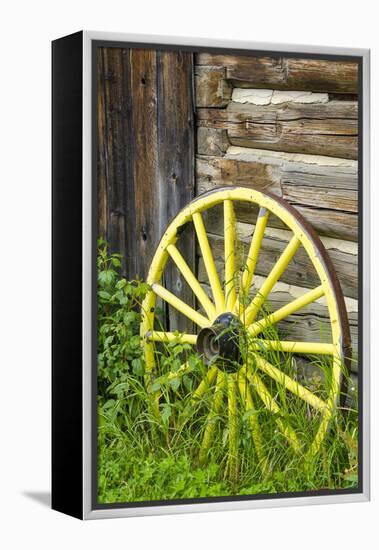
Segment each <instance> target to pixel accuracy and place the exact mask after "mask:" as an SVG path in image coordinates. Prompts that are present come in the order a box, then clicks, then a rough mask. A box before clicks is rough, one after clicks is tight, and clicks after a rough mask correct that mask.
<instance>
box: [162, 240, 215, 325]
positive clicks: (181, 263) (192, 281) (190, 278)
mask: <svg viewBox="0 0 379 550" xmlns="http://www.w3.org/2000/svg"><path fill="white" fill-rule="evenodd" d="M167 252H168V253H169V254H170V256H171V258H172V259H173V261H174V262H175V264H176V266H177V268H178V269H179V271H180V272H181V273H182V275H183V277H184V278H185V280H186V281H187V283H188V284H189V286H190V287H191V289H192V291H193V293H194V294H195V296H196V298H197V299H198V300H199V302H200V304H201V305H202V306H203V308H204V310H205V312H206V314H207V315H208V317H209V319H211V320H213V319H214V318H215V317H216V309H215V307H214V305H213V304H212V302H211V301H210V299H209V298H208V296H207V294H206V293H205V291H204V289H203V287H202V286H201V284H200V283H199V281H198V280H197V279H196V277H195V275H194V274H193V273H192V271H191V269H190V268H189V267H188V264H187V262H186V261H185V259H184V258H183V256H182V255H181V253H180V252H179V250H178V249H177V248H176V246H175V245H173V244H170V245H169V246H168V247H167Z"/></svg>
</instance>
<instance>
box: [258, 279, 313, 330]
mask: <svg viewBox="0 0 379 550" xmlns="http://www.w3.org/2000/svg"><path fill="white" fill-rule="evenodd" d="M323 295H324V289H323V286H322V285H320V286H318V287H317V288H314V289H313V290H310V291H309V292H306V293H305V294H303V296H300V297H299V298H296V300H293V301H292V302H290V303H289V304H286V305H285V306H283V307H281V308H280V309H278V310H277V311H274V312H273V313H271V314H270V315H268V316H267V317H265V318H264V319H261V320H259V321H256V322H255V323H253V324H252V325H250V326H249V327H248V331H249V334H250V336H256V335H257V334H259V333H260V332H262V330H264V329H265V328H267V327H268V326H270V325H273V324H275V323H278V322H279V321H281V320H282V319H284V318H285V317H288V316H289V315H292V313H295V311H298V310H299V309H301V308H303V307H305V306H307V305H309V304H311V303H312V302H314V301H315V300H318V299H319V298H321V296H323Z"/></svg>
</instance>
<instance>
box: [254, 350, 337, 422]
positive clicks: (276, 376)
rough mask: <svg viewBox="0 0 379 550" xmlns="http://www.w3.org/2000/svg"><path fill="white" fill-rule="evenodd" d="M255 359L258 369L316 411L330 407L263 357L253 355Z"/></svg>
mask: <svg viewBox="0 0 379 550" xmlns="http://www.w3.org/2000/svg"><path fill="white" fill-rule="evenodd" d="M253 356H254V359H255V361H256V364H257V367H258V368H259V369H261V370H262V371H263V372H264V373H265V374H267V375H268V376H270V378H272V379H273V380H275V382H277V383H278V384H280V385H281V386H284V387H285V388H286V389H287V390H288V391H289V392H291V393H293V394H294V395H296V396H297V397H299V398H300V399H302V400H303V401H305V402H306V403H308V404H309V405H311V406H312V407H314V408H315V409H317V410H319V411H322V412H324V411H325V410H326V409H327V407H328V405H327V403H325V401H323V400H322V399H320V398H319V397H317V395H315V394H314V393H312V392H311V391H309V390H308V389H307V388H305V387H304V386H302V385H301V384H299V382H296V380H293V378H291V377H290V376H288V375H287V374H285V373H284V372H282V371H281V370H279V369H278V368H276V367H274V365H272V364H271V363H269V362H268V361H266V359H263V357H260V356H259V355H257V354H256V353H253Z"/></svg>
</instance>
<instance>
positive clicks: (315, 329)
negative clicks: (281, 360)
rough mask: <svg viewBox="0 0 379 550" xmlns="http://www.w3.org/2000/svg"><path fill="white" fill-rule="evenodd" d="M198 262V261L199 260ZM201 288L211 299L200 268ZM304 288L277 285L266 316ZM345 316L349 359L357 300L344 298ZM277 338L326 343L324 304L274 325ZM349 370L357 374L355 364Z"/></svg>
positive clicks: (254, 289)
mask: <svg viewBox="0 0 379 550" xmlns="http://www.w3.org/2000/svg"><path fill="white" fill-rule="evenodd" d="M200 263H202V262H201V259H200ZM199 279H200V281H201V283H202V286H203V288H204V290H205V291H206V293H207V294H208V296H209V297H210V298H212V291H211V288H210V286H209V283H208V280H207V276H206V273H205V270H204V269H203V267H202V269H201V271H200V277H199ZM263 280H264V279H263V278H262V277H256V278H255V281H254V284H253V285H252V288H251V292H250V295H251V297H253V296H254V295H255V293H256V292H257V290H259V288H260V285H261V284H262V283H263ZM306 291H307V289H304V288H300V287H295V286H292V285H286V284H283V283H278V284H277V286H276V287H275V288H274V290H273V291H272V292H271V294H270V295H269V297H268V300H267V302H266V305H265V308H266V313H269V312H270V311H276V310H278V309H280V308H281V307H283V306H284V305H286V304H288V303H289V302H291V301H292V300H294V299H295V298H297V297H298V296H299V295H301V294H303V293H305V292H306ZM346 302H347V313H348V319H349V327H350V333H351V340H352V350H353V357H354V356H356V354H357V351H358V312H357V308H358V305H357V301H356V300H351V299H347V300H346ZM277 328H278V330H279V335H280V337H281V338H283V340H290V341H298V342H330V341H331V329H330V321H329V315H328V309H327V306H326V305H325V301H323V300H321V303H320V301H319V300H318V301H317V302H314V303H313V304H310V305H308V306H306V307H304V308H303V309H302V310H301V311H298V312H297V313H294V314H293V315H291V316H289V317H287V318H286V319H284V320H283V321H281V322H280V323H278V324H277ZM352 370H353V371H354V372H356V371H357V363H356V361H353V362H352Z"/></svg>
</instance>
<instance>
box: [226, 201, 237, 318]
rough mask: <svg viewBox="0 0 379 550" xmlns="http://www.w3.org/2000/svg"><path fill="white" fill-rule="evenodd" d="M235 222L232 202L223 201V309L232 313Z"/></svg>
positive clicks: (233, 299)
mask: <svg viewBox="0 0 379 550" xmlns="http://www.w3.org/2000/svg"><path fill="white" fill-rule="evenodd" d="M235 241H236V221H235V215H234V208H233V202H232V201H231V200H225V201H224V245H225V250H224V252H225V307H226V309H227V311H232V310H233V307H234V304H235V302H236V288H235V280H234V279H235V254H234V247H235Z"/></svg>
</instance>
